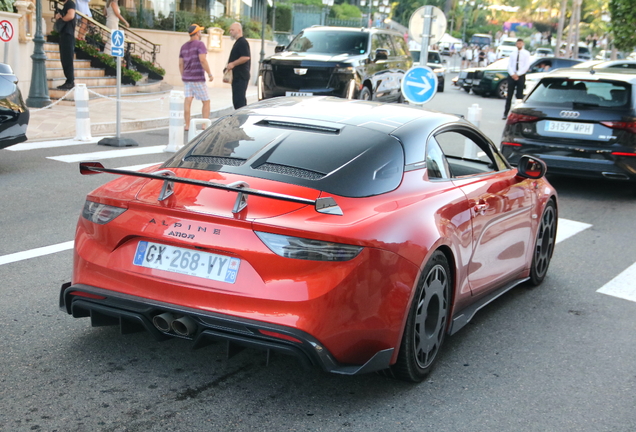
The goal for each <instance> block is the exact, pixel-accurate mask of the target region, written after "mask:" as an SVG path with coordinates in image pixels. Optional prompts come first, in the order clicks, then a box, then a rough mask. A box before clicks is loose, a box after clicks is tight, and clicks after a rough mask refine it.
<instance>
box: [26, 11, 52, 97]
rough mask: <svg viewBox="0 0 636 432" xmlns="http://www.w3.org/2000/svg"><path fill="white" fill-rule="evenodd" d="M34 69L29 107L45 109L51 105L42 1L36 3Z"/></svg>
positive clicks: (32, 70)
mask: <svg viewBox="0 0 636 432" xmlns="http://www.w3.org/2000/svg"><path fill="white" fill-rule="evenodd" d="M33 45H34V46H33V55H32V56H31V59H32V60H33V68H32V69H31V87H30V88H29V97H28V98H27V100H26V103H27V106H29V107H32V108H43V107H45V106H47V105H51V98H49V88H48V87H47V85H46V54H44V37H43V36H42V0H36V3H35V37H34V38H33Z"/></svg>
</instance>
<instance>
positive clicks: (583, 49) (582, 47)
mask: <svg viewBox="0 0 636 432" xmlns="http://www.w3.org/2000/svg"><path fill="white" fill-rule="evenodd" d="M566 47H567V43H563V44H561V49H560V50H559V52H560V53H561V56H562V57H563V56H565V55H566V54H567V52H566ZM572 47H574V45H572ZM573 55H574V48H571V49H570V58H571V57H572V56H573ZM577 59H578V60H592V53H591V52H590V49H589V48H588V46H587V45H586V44H585V43H584V42H579V55H578V57H577Z"/></svg>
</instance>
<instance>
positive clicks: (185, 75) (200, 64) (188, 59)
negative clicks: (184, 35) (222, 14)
mask: <svg viewBox="0 0 636 432" xmlns="http://www.w3.org/2000/svg"><path fill="white" fill-rule="evenodd" d="M201 30H203V27H201V26H200V25H198V24H192V25H191V26H190V27H189V28H188V33H189V34H190V40H189V41H188V42H186V43H184V44H183V46H182V47H181V51H180V52H179V72H181V80H182V81H183V85H184V87H185V88H184V92H185V99H184V101H183V117H184V120H185V130H186V131H187V130H189V129H190V110H191V108H192V100H193V99H194V98H196V99H197V100H200V101H201V102H202V103H203V108H202V109H201V117H203V118H204V119H208V118H210V96H209V95H208V86H207V85H206V83H205V74H206V73H207V74H208V77H209V80H210V81H212V80H213V79H214V77H213V76H212V72H210V66H209V65H208V49H207V48H206V46H205V44H204V43H203V42H201Z"/></svg>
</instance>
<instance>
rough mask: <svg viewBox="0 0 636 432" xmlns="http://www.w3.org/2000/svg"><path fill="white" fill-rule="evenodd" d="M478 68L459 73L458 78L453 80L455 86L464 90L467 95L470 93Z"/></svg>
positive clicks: (463, 70)
mask: <svg viewBox="0 0 636 432" xmlns="http://www.w3.org/2000/svg"><path fill="white" fill-rule="evenodd" d="M476 70H477V68H467V69H462V70H461V71H459V73H458V74H457V76H456V77H455V78H453V85H455V86H457V87H459V88H460V89H462V90H464V91H465V92H466V93H470V91H471V90H472V88H473V80H474V78H475V71H476Z"/></svg>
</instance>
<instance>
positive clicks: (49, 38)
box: [46, 35, 60, 43]
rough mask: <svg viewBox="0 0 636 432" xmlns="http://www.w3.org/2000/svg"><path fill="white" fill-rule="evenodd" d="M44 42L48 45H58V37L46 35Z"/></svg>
mask: <svg viewBox="0 0 636 432" xmlns="http://www.w3.org/2000/svg"><path fill="white" fill-rule="evenodd" d="M46 41H47V42H50V43H60V35H47V36H46Z"/></svg>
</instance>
